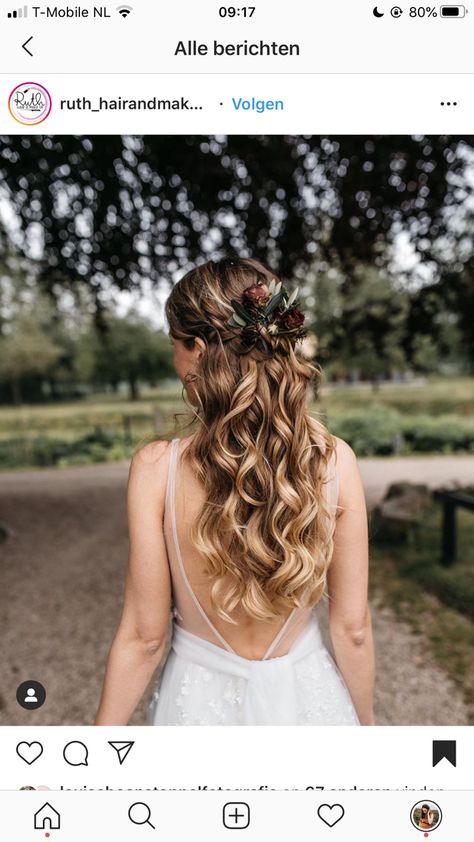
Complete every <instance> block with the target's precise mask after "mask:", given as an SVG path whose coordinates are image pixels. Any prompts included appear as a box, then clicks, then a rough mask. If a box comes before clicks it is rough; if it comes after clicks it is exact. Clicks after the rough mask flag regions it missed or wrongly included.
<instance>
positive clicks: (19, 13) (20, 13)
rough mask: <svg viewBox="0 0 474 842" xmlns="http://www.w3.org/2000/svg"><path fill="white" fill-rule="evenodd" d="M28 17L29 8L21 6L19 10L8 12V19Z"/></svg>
mask: <svg viewBox="0 0 474 842" xmlns="http://www.w3.org/2000/svg"><path fill="white" fill-rule="evenodd" d="M27 17H28V6H21V7H20V8H19V9H15V10H14V11H13V12H8V14H7V18H27Z"/></svg>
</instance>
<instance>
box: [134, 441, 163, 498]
mask: <svg viewBox="0 0 474 842" xmlns="http://www.w3.org/2000/svg"><path fill="white" fill-rule="evenodd" d="M170 449H171V442H169V441H152V442H150V443H149V444H145V445H143V447H141V448H140V449H139V450H137V451H136V453H135V454H134V456H133V459H132V461H131V464H130V472H129V476H128V489H129V494H133V493H138V494H139V495H140V496H142V495H143V494H147V495H148V496H150V497H152V498H153V499H154V500H155V502H156V500H157V499H161V497H163V495H164V490H165V487H166V479H167V476H168V466H169V456H170Z"/></svg>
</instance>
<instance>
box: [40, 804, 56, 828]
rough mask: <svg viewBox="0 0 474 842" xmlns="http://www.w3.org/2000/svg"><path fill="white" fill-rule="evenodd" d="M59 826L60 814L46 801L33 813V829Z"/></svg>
mask: <svg viewBox="0 0 474 842" xmlns="http://www.w3.org/2000/svg"><path fill="white" fill-rule="evenodd" d="M60 827H61V816H60V815H59V813H58V811H57V810H55V809H54V807H52V806H51V804H50V803H49V802H48V801H47V802H46V804H43V806H42V807H40V809H39V810H38V812H37V813H35V830H59V829H60Z"/></svg>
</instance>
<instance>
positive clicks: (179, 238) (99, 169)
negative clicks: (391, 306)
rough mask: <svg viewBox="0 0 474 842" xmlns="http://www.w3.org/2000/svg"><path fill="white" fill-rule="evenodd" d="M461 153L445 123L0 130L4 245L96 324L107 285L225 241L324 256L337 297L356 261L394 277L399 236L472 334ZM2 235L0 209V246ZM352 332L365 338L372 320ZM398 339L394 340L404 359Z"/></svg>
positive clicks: (283, 254)
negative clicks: (11, 224)
mask: <svg viewBox="0 0 474 842" xmlns="http://www.w3.org/2000/svg"><path fill="white" fill-rule="evenodd" d="M473 157H474V153H473V150H472V143H471V139H470V138H466V139H460V138H458V137H453V136H449V137H439V136H436V137H426V136H416V137H407V136H396V137H394V136H382V137H366V138H364V137H359V136H341V137H330V138H328V137H324V136H323V137H320V136H314V137H312V136H284V137H279V136H256V137H248V136H244V135H242V136H230V137H200V136H188V137H181V136H179V137H173V136H167V135H164V136H156V137H137V136H126V137H120V136H113V135H112V136H107V137H100V136H91V137H77V136H55V137H49V136H23V137H22V136H4V137H2V138H0V187H3V192H4V194H5V195H6V196H8V200H9V202H10V203H11V205H12V208H13V210H14V212H15V213H16V216H17V220H18V222H19V227H18V229H17V228H15V236H14V240H15V248H16V249H18V250H19V251H20V252H22V253H23V254H24V255H27V256H28V257H29V258H30V260H33V261H35V262H36V265H37V266H38V270H39V272H38V280H39V282H40V283H41V285H42V287H43V288H44V289H45V290H47V291H48V293H49V294H50V295H51V296H53V297H56V298H58V297H59V296H60V295H61V294H62V293H63V292H64V290H69V291H71V292H72V293H73V295H75V296H77V297H82V298H83V296H82V295H81V290H85V291H86V292H87V296H89V297H90V298H91V299H92V302H93V306H94V312H95V319H96V323H97V325H98V327H99V329H101V330H102V331H104V330H105V326H106V318H105V313H106V311H107V309H108V308H109V306H110V301H111V297H112V294H113V291H114V290H115V289H133V288H139V287H140V285H141V283H142V282H143V281H144V280H146V281H151V282H152V283H153V284H154V285H155V286H158V285H159V284H162V283H163V282H164V283H171V281H172V279H173V278H174V277H175V274H176V272H177V271H178V270H184V269H186V268H188V267H189V266H190V265H191V264H192V263H194V262H196V261H202V260H204V259H207V258H213V257H216V258H217V257H220V256H222V255H223V254H224V253H229V252H236V253H239V254H242V255H249V254H252V255H253V256H255V257H258V258H260V259H262V260H264V261H265V262H266V263H268V264H269V265H270V266H271V267H272V268H273V269H274V270H275V271H280V273H281V274H282V275H283V277H284V278H296V279H301V278H303V279H305V278H306V277H307V273H308V269H309V267H311V266H314V265H315V264H317V266H318V272H321V273H327V272H329V271H330V270H331V269H332V268H335V269H336V270H337V271H339V272H341V273H342V275H343V277H344V287H343V294H344V297H346V298H348V299H349V298H350V297H351V296H353V295H354V296H355V298H356V299H357V301H358V304H359V305H360V306H362V302H361V298H360V289H359V287H360V280H359V278H358V276H357V271H356V270H357V267H358V266H361V265H362V266H370V265H372V266H376V267H377V268H378V269H382V268H384V267H387V268H388V269H389V270H393V272H394V273H395V274H396V273H397V272H398V271H399V269H398V268H396V267H395V269H394V268H393V267H394V265H395V263H394V254H393V251H394V248H395V246H396V241H397V237H398V238H399V237H400V235H401V234H406V236H407V239H408V241H409V244H410V249H411V252H412V257H413V259H412V261H411V268H410V269H405V270H404V272H405V275H406V277H407V280H410V279H411V276H412V275H416V273H419V272H420V267H422V268H423V269H424V270H425V277H424V280H423V284H424V285H431V286H432V287H433V288H436V295H437V296H438V300H439V301H441V300H446V299H447V298H449V299H450V305H449V306H451V307H453V308H457V312H458V313H459V315H460V324H461V325H462V328H463V330H465V331H466V333H467V335H469V336H470V337H472V319H471V321H470V323H468V320H466V317H465V309H466V303H469V302H470V301H471V300H472V293H471V292H470V291H469V281H466V280H464V279H466V278H470V277H472V275H471V273H470V272H468V273H467V274H466V272H465V266H466V264H467V263H468V262H469V261H472V260H473V259H474V258H473V257H472V255H473V254H474V242H473V234H472V231H473V226H472V225H470V224H469V215H468V214H466V213H464V211H463V210H462V209H463V208H464V206H465V205H466V204H469V196H470V186H469V185H470V168H471V167H472V165H473V160H472V159H473ZM463 214H464V216H463ZM461 217H462V218H463V220H464V222H463V225H462V226H460V225H459V219H460V218H461ZM11 239H12V237H11V231H10V230H9V229H8V226H7V225H6V224H4V225H3V231H2V225H1V222H0V250H1V249H2V248H3V249H4V248H5V247H6V244H7V243H8V241H9V240H11ZM2 244H3V245H2ZM328 277H329V276H328ZM453 286H454V287H456V288H457V290H458V293H457V295H451V289H452V287H453ZM358 289H359V291H358ZM470 296H471V297H470ZM417 313H419V314H420V317H421V318H422V319H423V320H426V318H427V316H428V311H427V310H426V309H424V310H423V308H420V309H418V310H417V308H416V307H415V309H414V310H413V312H412V313H411V326H412V327H413V330H414V334H416V333H418V332H419V326H418V324H417ZM372 318H373V317H372ZM360 323H361V320H360V318H359V320H358V327H360ZM364 329H366V333H365V336H366V338H367V337H368V336H375V333H376V331H375V332H374V326H373V324H372V326H371V325H365V326H364ZM433 331H435V328H434V327H433V326H432V325H431V324H429V323H428V322H426V323H425V325H424V332H425V333H426V334H427V335H429V334H430V333H433ZM379 345H380V343H379ZM412 350H413V349H412V346H411V344H410V341H409V339H407V340H406V342H405V345H404V352H405V355H406V356H407V358H408V359H410V358H411V357H410V354H411V353H412ZM373 352H375V353H376V354H377V355H378V353H379V346H377V347H376V346H375V345H374V346H373V347H372V352H371V353H373Z"/></svg>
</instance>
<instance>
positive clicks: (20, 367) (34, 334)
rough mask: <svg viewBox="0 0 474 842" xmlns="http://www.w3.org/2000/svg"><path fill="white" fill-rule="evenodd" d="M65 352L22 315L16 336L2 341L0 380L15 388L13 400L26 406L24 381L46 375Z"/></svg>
mask: <svg viewBox="0 0 474 842" xmlns="http://www.w3.org/2000/svg"><path fill="white" fill-rule="evenodd" d="M60 356H61V349H60V348H59V347H58V346H57V345H55V344H54V342H53V341H52V339H50V337H49V336H47V334H46V333H45V332H44V331H43V329H42V326H41V324H39V323H38V321H37V320H36V319H35V318H34V316H33V315H29V316H27V315H21V316H20V317H19V319H18V320H17V322H16V324H15V326H14V332H12V333H11V334H7V335H6V336H3V337H2V338H0V377H3V379H5V380H6V381H7V382H9V383H10V384H11V388H12V394H13V400H14V402H15V403H16V404H20V403H21V402H22V389H21V386H22V381H23V380H24V378H25V377H27V376H28V375H31V374H39V375H43V376H44V375H46V374H47V373H48V372H49V371H50V369H51V368H52V366H53V365H54V363H55V362H56V361H57V360H58V359H59V357H60Z"/></svg>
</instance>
